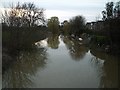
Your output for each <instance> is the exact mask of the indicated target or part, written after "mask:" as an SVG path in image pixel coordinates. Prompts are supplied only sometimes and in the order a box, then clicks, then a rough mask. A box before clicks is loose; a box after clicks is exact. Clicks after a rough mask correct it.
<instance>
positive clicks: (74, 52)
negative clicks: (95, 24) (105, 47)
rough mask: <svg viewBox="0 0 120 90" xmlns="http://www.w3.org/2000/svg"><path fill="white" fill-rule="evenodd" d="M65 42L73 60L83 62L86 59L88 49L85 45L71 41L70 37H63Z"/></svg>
mask: <svg viewBox="0 0 120 90" xmlns="http://www.w3.org/2000/svg"><path fill="white" fill-rule="evenodd" d="M63 42H64V43H65V45H66V47H67V49H68V50H69V53H70V56H71V57H72V58H73V60H76V61H79V60H81V59H82V58H83V57H84V55H85V54H86V53H87V52H88V49H87V48H86V47H85V46H84V45H81V42H80V41H77V40H75V39H71V38H70V37H68V36H64V37H63Z"/></svg>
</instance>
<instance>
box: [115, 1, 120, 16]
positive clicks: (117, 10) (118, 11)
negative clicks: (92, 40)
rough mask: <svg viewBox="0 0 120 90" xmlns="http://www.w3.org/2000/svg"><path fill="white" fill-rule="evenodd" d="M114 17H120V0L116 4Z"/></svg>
mask: <svg viewBox="0 0 120 90" xmlns="http://www.w3.org/2000/svg"><path fill="white" fill-rule="evenodd" d="M114 17H120V1H118V2H117V3H116V5H115V8H114Z"/></svg>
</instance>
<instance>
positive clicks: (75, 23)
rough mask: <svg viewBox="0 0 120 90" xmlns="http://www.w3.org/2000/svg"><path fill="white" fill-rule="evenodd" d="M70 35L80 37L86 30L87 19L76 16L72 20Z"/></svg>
mask: <svg viewBox="0 0 120 90" xmlns="http://www.w3.org/2000/svg"><path fill="white" fill-rule="evenodd" d="M70 28H71V30H70V33H71V34H75V35H77V36H79V35H80V34H81V33H83V31H84V29H85V18H84V17H83V16H75V17H73V18H72V19H70Z"/></svg>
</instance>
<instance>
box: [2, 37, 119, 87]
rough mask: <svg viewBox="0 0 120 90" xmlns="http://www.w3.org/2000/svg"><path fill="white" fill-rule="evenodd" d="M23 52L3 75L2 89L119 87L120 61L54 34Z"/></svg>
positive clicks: (79, 42) (78, 42)
mask: <svg viewBox="0 0 120 90" xmlns="http://www.w3.org/2000/svg"><path fill="white" fill-rule="evenodd" d="M35 45H36V49H35V50H31V51H21V52H20V53H19V56H16V61H15V62H14V63H13V64H12V65H11V66H10V67H9V68H8V69H7V70H6V71H5V72H4V74H3V76H2V79H3V80H2V87H3V88H117V87H118V60H119V59H118V58H117V57H115V56H111V55H108V54H106V53H102V52H98V51H95V50H92V49H89V48H88V47H86V46H85V45H83V44H82V43H81V41H76V40H74V39H71V38H69V37H67V36H62V35H60V36H58V35H52V36H50V37H49V38H46V39H44V40H40V41H38V42H35Z"/></svg>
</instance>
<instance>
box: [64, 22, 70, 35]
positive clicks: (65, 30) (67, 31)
mask: <svg viewBox="0 0 120 90" xmlns="http://www.w3.org/2000/svg"><path fill="white" fill-rule="evenodd" d="M69 31H70V23H69V22H68V21H67V20H65V21H64V22H63V32H64V34H65V35H67V34H69Z"/></svg>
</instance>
